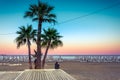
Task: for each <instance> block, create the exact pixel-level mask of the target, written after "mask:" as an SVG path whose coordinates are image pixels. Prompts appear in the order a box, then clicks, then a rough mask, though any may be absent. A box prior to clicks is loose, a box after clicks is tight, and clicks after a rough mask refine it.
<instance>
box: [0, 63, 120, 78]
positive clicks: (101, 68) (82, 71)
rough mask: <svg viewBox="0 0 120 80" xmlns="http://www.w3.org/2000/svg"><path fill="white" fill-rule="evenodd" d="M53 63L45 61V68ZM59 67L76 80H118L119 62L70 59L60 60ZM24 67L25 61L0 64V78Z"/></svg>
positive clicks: (119, 74) (51, 66)
mask: <svg viewBox="0 0 120 80" xmlns="http://www.w3.org/2000/svg"><path fill="white" fill-rule="evenodd" d="M54 63H55V62H47V63H46V65H45V68H47V69H53V68H54ZM60 68H61V69H62V70H64V71H66V72H67V73H69V74H70V75H71V76H73V77H74V78H76V79H77V80H120V63H80V62H73V61H72V62H60ZM25 69H28V64H27V63H23V64H22V65H13V66H12V65H0V78H1V75H3V73H4V74H5V72H7V73H6V75H9V76H13V77H16V76H17V75H18V74H19V72H20V71H23V70H25ZM16 71H17V72H16ZM11 72H13V73H11ZM2 78H3V76H2ZM2 78H1V79H2ZM12 79H13V78H12ZM12 79H9V80H12Z"/></svg>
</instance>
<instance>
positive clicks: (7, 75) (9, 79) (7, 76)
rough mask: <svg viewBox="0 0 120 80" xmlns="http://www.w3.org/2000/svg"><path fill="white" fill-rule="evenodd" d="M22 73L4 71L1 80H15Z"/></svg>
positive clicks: (1, 73) (0, 76) (0, 73)
mask: <svg viewBox="0 0 120 80" xmlns="http://www.w3.org/2000/svg"><path fill="white" fill-rule="evenodd" d="M20 73H21V71H14V72H11V71H2V72H0V80H15V78H16V77H17V76H18V75H19V74H20Z"/></svg>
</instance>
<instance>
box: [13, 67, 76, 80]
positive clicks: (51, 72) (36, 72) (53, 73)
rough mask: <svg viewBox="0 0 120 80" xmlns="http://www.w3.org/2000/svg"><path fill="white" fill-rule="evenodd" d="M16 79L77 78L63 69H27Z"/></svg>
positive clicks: (70, 79) (64, 79) (60, 79)
mask: <svg viewBox="0 0 120 80" xmlns="http://www.w3.org/2000/svg"><path fill="white" fill-rule="evenodd" d="M15 80H76V79H74V78H73V77H72V76H70V75H69V74H68V73H66V72H64V71H63V70H61V69H32V70H29V69H28V70H25V71H24V72H22V73H21V74H19V76H18V77H16V79H15Z"/></svg>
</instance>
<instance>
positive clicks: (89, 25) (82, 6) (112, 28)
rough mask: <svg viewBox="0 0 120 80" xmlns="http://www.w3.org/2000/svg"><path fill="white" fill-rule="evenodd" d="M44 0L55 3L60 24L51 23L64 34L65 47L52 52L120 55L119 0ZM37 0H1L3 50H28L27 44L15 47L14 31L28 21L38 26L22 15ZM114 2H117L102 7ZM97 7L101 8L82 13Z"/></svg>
mask: <svg viewBox="0 0 120 80" xmlns="http://www.w3.org/2000/svg"><path fill="white" fill-rule="evenodd" d="M42 1H45V2H47V3H48V4H50V5H52V6H54V7H55V9H54V11H53V13H55V14H56V15H57V21H58V24H56V25H55V26H52V27H55V28H56V29H57V30H58V32H60V34H61V35H62V36H64V37H63V38H62V41H63V43H64V45H63V47H58V48H57V49H54V50H50V51H49V54H80V55H94V54H95V55H100V54H101V55H103V54H104V55H109V54H110V55H111V54H112V55H118V54H119V55H120V0H42ZM36 3H37V0H0V28H1V29H0V54H27V46H21V48H20V49H17V48H16V43H15V41H14V40H15V38H16V37H17V35H16V34H15V32H16V31H17V30H19V29H18V27H20V26H22V25H25V26H26V25H27V24H32V25H33V28H34V29H37V23H36V22H32V21H31V19H29V18H23V16H24V13H25V11H27V10H28V8H29V4H36ZM117 3H119V5H118V4H117ZM114 4H117V5H114ZM111 5H114V6H113V7H111V8H109V9H105V10H102V11H100V10H101V9H104V8H107V7H109V6H111ZM95 11H98V12H97V13H95V14H91V15H88V16H85V17H81V16H84V15H87V14H90V13H92V12H95ZM78 17H81V18H78ZM74 18H76V19H74ZM71 19H74V20H71ZM67 20H70V21H67ZM64 21H67V22H64ZM48 26H51V24H44V25H43V28H47V27H48ZM33 49H36V45H35V44H32V51H33ZM43 52H44V51H43Z"/></svg>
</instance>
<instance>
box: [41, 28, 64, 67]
mask: <svg viewBox="0 0 120 80" xmlns="http://www.w3.org/2000/svg"><path fill="white" fill-rule="evenodd" d="M43 31H44V33H43V34H42V47H45V48H46V50H45V55H44V58H43V62H42V68H44V65H45V60H46V57H47V53H48V49H49V48H51V49H54V48H57V47H58V46H62V45H63V43H62V41H61V40H60V38H62V36H61V35H59V33H58V32H57V30H56V29H54V28H48V29H47V30H45V29H44V30H43Z"/></svg>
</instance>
